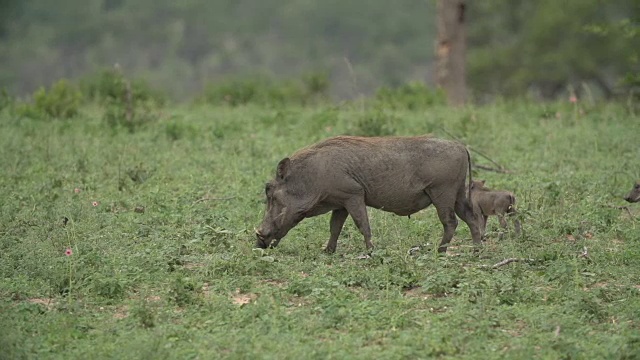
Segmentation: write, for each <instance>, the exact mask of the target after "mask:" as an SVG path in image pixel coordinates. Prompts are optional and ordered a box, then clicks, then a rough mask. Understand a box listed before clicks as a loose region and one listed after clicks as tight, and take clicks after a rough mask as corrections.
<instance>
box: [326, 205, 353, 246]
mask: <svg viewBox="0 0 640 360" xmlns="http://www.w3.org/2000/svg"><path fill="white" fill-rule="evenodd" d="M347 215H349V212H348V211H347V209H338V210H333V211H332V212H331V221H330V223H329V227H330V229H331V237H330V238H329V242H328V243H327V247H326V248H325V249H324V251H326V252H328V253H330V254H332V253H334V252H335V251H336V247H337V246H338V236H340V231H342V226H343V225H344V222H345V220H347Z"/></svg>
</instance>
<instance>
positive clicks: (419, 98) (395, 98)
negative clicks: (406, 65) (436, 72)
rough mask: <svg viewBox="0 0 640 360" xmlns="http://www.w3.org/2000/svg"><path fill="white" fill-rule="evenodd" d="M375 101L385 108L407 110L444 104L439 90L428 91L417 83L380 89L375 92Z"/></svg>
mask: <svg viewBox="0 0 640 360" xmlns="http://www.w3.org/2000/svg"><path fill="white" fill-rule="evenodd" d="M375 100H376V102H378V103H379V104H380V105H383V106H385V107H386V108H391V109H407V110H416V109H425V108H428V107H431V106H434V105H441V104H445V102H446V101H445V97H444V93H443V92H442V91H441V90H432V89H429V88H428V87H427V86H426V85H424V84H422V83H419V82H410V83H407V84H404V85H401V86H399V87H397V88H389V87H382V88H380V89H379V90H378V91H377V92H376V95H375Z"/></svg>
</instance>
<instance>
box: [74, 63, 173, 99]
mask: <svg viewBox="0 0 640 360" xmlns="http://www.w3.org/2000/svg"><path fill="white" fill-rule="evenodd" d="M127 87H129V90H127ZM80 89H81V90H82V93H83V94H84V95H85V96H86V97H87V98H88V99H90V100H93V101H97V102H99V103H103V104H104V103H108V102H109V101H110V100H112V99H122V98H124V97H126V96H128V94H127V93H128V92H130V95H131V97H132V98H133V99H134V100H135V101H149V102H154V103H155V105H158V106H164V105H165V104H166V102H167V97H166V95H165V94H163V93H162V92H160V91H158V90H156V89H153V88H152V87H151V85H149V83H147V82H146V81H144V80H142V79H129V78H127V77H125V76H124V74H122V71H121V70H120V68H119V67H118V66H116V67H114V68H112V69H103V70H101V71H99V72H97V73H95V74H92V75H89V76H87V77H85V78H83V79H81V80H80Z"/></svg>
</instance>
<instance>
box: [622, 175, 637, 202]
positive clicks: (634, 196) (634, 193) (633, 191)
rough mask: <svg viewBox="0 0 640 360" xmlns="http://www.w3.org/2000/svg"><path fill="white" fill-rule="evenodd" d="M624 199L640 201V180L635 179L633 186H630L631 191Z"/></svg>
mask: <svg viewBox="0 0 640 360" xmlns="http://www.w3.org/2000/svg"><path fill="white" fill-rule="evenodd" d="M624 199H625V200H627V201H628V202H630V203H636V202H640V180H638V181H636V183H635V184H634V185H633V188H631V192H629V195H627V196H625V198H624Z"/></svg>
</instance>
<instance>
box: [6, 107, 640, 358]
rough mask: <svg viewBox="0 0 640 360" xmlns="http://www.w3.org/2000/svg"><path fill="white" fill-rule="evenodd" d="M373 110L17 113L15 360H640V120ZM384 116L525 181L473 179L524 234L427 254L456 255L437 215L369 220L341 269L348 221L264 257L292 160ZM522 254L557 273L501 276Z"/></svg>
mask: <svg viewBox="0 0 640 360" xmlns="http://www.w3.org/2000/svg"><path fill="white" fill-rule="evenodd" d="M363 111H369V110H362V109H360V108H358V107H353V108H352V107H349V106H345V107H342V108H336V107H318V108H308V109H305V108H283V109H269V108H260V107H253V106H247V107H239V108H235V109H233V108H226V107H195V108H188V107H174V108H169V109H165V110H163V113H162V117H161V119H160V120H158V121H157V122H156V123H153V124H148V125H144V126H143V127H141V128H139V129H137V130H136V131H134V132H133V133H131V132H129V131H126V130H124V129H112V128H110V127H109V125H108V123H107V122H105V121H103V120H102V111H101V110H100V109H97V108H93V107H87V108H82V109H81V115H80V116H79V117H77V118H75V119H72V120H65V121H42V120H41V121H36V120H29V119H19V118H16V117H14V116H11V115H9V114H8V112H7V111H5V112H4V113H2V114H0V125H1V127H2V131H1V132H0V169H2V171H1V172H0V209H1V210H0V247H1V248H0V349H2V350H1V354H0V358H11V359H20V358H39V359H47V358H64V359H70V358H77V359H87V358H92V359H100V358H149V359H163V358H172V359H173V358H175V359H184V358H201V359H211V358H238V359H240V358H266V359H269V358H273V359H302V358H304V359H313V358H318V359H326V358H336V359H346V358H360V359H372V358H380V359H399V358H429V357H442V358H466V359H484V358H509V359H514V358H532V357H535V358H549V359H558V358H567V359H569V358H572V359H599V358H607V359H612V358H620V359H637V358H639V357H640V320H639V319H640V318H639V315H640V220H639V219H640V211H638V206H635V207H634V206H629V208H630V211H631V214H632V215H631V216H630V215H629V214H628V213H627V212H626V211H622V210H619V209H617V208H615V207H613V206H621V205H625V204H624V202H623V201H622V200H621V197H622V196H623V194H624V193H625V192H627V191H628V190H629V189H630V187H631V185H632V183H633V180H634V179H635V178H638V177H640V176H639V175H640V173H639V171H640V163H639V159H640V143H639V142H638V134H640V119H639V118H638V117H637V116H632V115H630V114H629V113H628V112H627V111H626V109H625V108H624V107H622V106H616V105H602V106H596V107H588V108H587V109H586V111H585V113H584V114H579V113H576V112H575V109H573V108H572V107H571V105H570V104H548V105H544V106H543V105H534V104H527V103H518V104H498V105H493V106H487V107H481V108H466V109H460V110H454V109H449V108H445V107H434V108H433V109H430V110H428V111H416V112H408V111H400V110H397V111H384V112H382V113H379V112H378V113H376V114H373V115H371V114H369V113H365V114H363ZM371 111H373V110H371ZM372 117H373V118H375V119H377V120H374V124H373V125H374V130H373V131H377V130H376V129H378V130H379V129H380V128H382V129H384V131H385V132H387V133H388V132H395V133H396V134H402V135H410V134H422V133H433V134H434V135H436V136H439V137H444V138H447V137H448V135H447V133H450V134H454V135H455V136H456V137H459V138H460V139H462V140H464V141H465V142H466V143H468V144H469V145H470V146H471V147H472V149H477V150H479V151H480V152H482V153H483V154H486V155H487V156H489V157H490V158H492V159H493V160H495V161H496V162H498V163H499V164H501V165H503V166H505V167H506V168H508V169H510V170H512V171H513V173H511V174H499V173H494V172H486V171H482V170H479V171H478V172H476V173H475V174H474V176H475V177H476V178H481V179H486V180H487V185H488V186H489V187H492V188H496V189H505V190H511V191H513V192H514V193H515V194H516V196H517V197H518V208H519V209H520V212H521V214H522V216H523V221H524V224H523V230H524V233H523V236H522V237H515V236H514V235H513V234H510V233H509V234H506V236H504V237H503V238H502V239H501V240H499V236H498V232H499V230H498V229H499V227H498V226H497V220H496V219H491V220H490V225H489V231H490V232H489V238H488V241H487V242H486V244H485V246H484V247H483V250H482V251H481V253H480V254H479V256H478V254H474V253H473V252H472V251H471V247H470V245H471V240H470V235H469V231H468V229H467V228H466V226H465V225H464V224H463V223H461V224H460V226H459V227H458V230H457V233H456V237H455V239H454V241H453V245H454V247H453V248H451V249H450V254H449V256H444V257H438V256H437V255H436V254H435V253H434V252H433V251H428V250H429V246H426V247H425V248H424V249H423V250H421V251H419V252H418V253H416V254H414V255H412V256H410V255H408V254H407V251H408V250H409V249H410V248H411V247H413V246H415V245H424V244H427V243H429V244H432V245H434V244H437V243H438V242H439V240H440V237H441V235H442V227H441V225H440V223H439V222H438V220H437V216H436V214H435V211H434V209H433V208H428V209H426V210H424V211H422V212H420V213H418V214H415V215H414V216H412V217H411V219H407V218H406V217H397V216H394V215H391V214H388V213H384V212H381V211H377V210H370V217H371V225H372V230H373V234H374V243H375V244H376V245H377V248H376V250H375V252H374V256H373V257H372V258H370V259H365V260H362V259H358V256H359V255H361V254H363V253H364V251H365V249H364V241H363V239H362V237H361V235H360V234H359V233H358V231H357V229H356V228H355V226H354V225H353V223H352V222H351V220H349V221H347V224H346V226H345V229H344V230H343V233H342V235H341V237H340V240H339V244H338V250H337V252H336V254H334V255H326V254H324V253H323V252H322V248H323V246H324V245H325V242H326V241H327V240H328V237H329V228H328V227H329V226H328V223H329V218H328V216H320V217H317V218H313V219H307V220H305V221H303V222H302V223H301V224H300V225H299V226H298V227H296V228H295V229H293V230H292V231H291V232H290V233H289V235H287V237H285V238H284V239H283V240H282V242H281V243H280V246H279V247H278V248H277V249H269V250H266V251H263V250H258V249H253V245H254V236H253V228H254V227H257V226H258V224H259V223H260V221H261V217H262V214H263V211H264V203H263V201H264V198H263V188H264V183H265V182H266V181H267V180H269V179H270V177H271V176H273V174H274V172H275V166H276V164H277V162H278V161H279V160H280V159H281V158H283V157H285V156H287V155H289V154H291V153H292V152H293V151H294V150H296V149H298V148H299V147H302V146H304V145H307V144H310V143H312V142H315V141H317V140H319V139H322V138H325V137H327V136H331V135H337V134H344V133H363V132H364V133H366V132H367V131H372V130H371V129H370V128H366V127H367V126H370V125H371V121H369V120H366V119H371V118H372ZM363 119H365V120H363ZM380 119H382V120H380ZM376 121H377V122H378V123H375V122H376ZM380 121H383V122H385V123H384V124H383V125H384V126H382V127H380ZM472 157H473V159H474V161H475V162H477V163H479V164H483V165H489V166H491V164H490V163H489V162H487V160H486V159H484V158H483V157H481V156H479V155H478V154H477V153H475V152H472ZM76 188H77V189H78V190H79V193H76V191H75V190H74V189H76ZM94 201H95V202H98V205H97V206H93V204H92V203H93V202H94ZM136 207H144V213H140V212H136V211H134V209H135V208H136ZM64 217H66V218H68V222H67V224H66V226H63V218H64ZM68 247H69V248H71V249H72V250H73V255H71V256H65V254H64V252H65V249H67V248H68ZM585 247H586V249H587V251H588V257H582V256H581V253H582V252H583V250H584V248H585ZM511 257H517V258H534V259H538V260H539V261H538V262H536V263H532V264H528V263H523V262H518V263H511V264H509V265H505V266H502V267H500V268H498V269H490V268H487V265H489V266H490V265H492V264H494V263H497V262H498V261H501V260H503V259H505V258H511Z"/></svg>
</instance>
